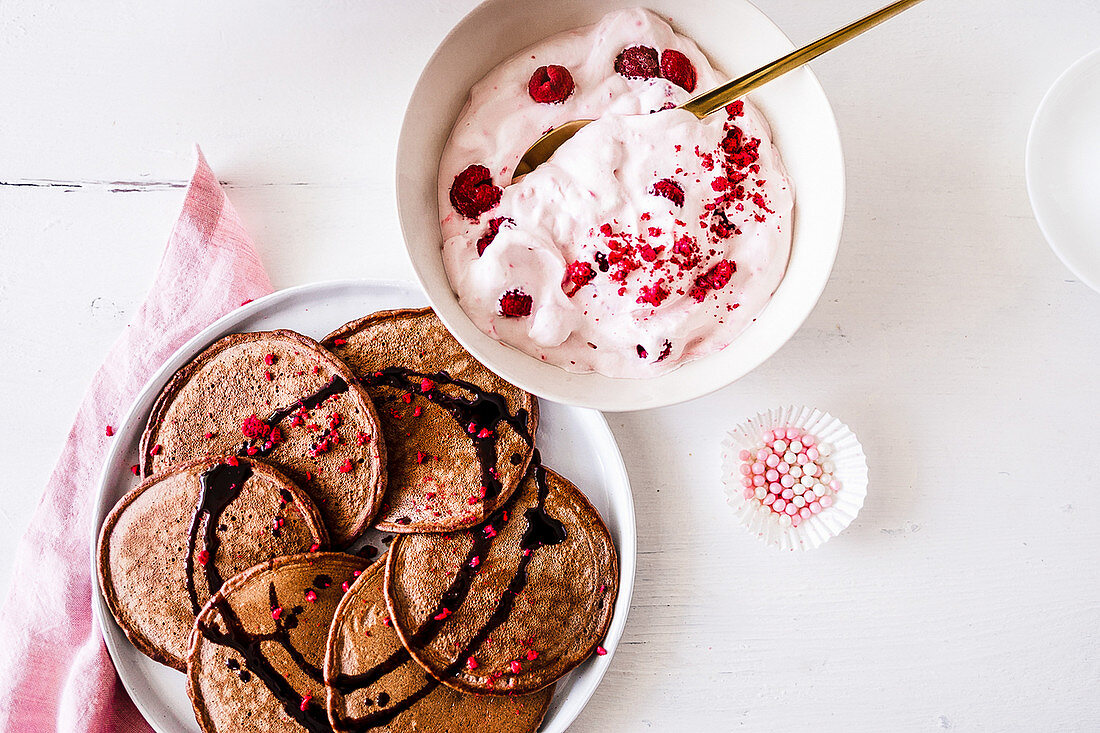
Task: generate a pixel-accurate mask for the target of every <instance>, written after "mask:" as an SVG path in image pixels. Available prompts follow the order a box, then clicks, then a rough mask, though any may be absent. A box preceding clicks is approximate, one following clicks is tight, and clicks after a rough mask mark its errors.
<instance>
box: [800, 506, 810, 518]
mask: <svg viewBox="0 0 1100 733" xmlns="http://www.w3.org/2000/svg"><path fill="white" fill-rule="evenodd" d="M810 514H812V512H811V511H810V509H809V507H802V509H801V510H799V512H798V516H800V517H802V518H803V519H809V518H810Z"/></svg>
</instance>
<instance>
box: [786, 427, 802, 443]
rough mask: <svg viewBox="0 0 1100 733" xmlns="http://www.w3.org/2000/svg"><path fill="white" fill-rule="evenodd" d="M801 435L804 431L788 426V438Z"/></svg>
mask: <svg viewBox="0 0 1100 733" xmlns="http://www.w3.org/2000/svg"><path fill="white" fill-rule="evenodd" d="M799 435H802V431H801V430H799V429H798V428H787V440H791V439H793V438H797V437H798V436H799Z"/></svg>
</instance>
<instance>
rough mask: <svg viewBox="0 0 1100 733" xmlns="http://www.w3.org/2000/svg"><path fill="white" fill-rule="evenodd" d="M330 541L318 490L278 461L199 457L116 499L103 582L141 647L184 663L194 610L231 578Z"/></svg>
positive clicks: (104, 540)
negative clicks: (314, 493) (313, 493)
mask: <svg viewBox="0 0 1100 733" xmlns="http://www.w3.org/2000/svg"><path fill="white" fill-rule="evenodd" d="M327 539H328V538H327V534H326V533H325V528H324V525H323V524H322V523H321V517H320V515H319V514H318V512H317V509H316V508H315V507H314V506H313V503H312V502H311V501H310V500H309V497H308V496H307V495H306V494H305V492H303V491H302V490H301V489H299V488H298V487H297V486H295V485H294V484H293V483H292V482H291V481H290V480H289V479H287V478H286V477H285V476H283V475H282V474H281V473H279V472H278V471H276V470H275V469H274V468H272V467H270V466H266V465H263V464H261V463H259V462H252V461H249V460H247V459H244V458H241V459H238V458H236V457H235V456H228V457H224V458H214V459H200V460H198V461H193V462H191V463H187V464H184V465H182V466H177V467H176V468H173V469H171V470H169V471H167V472H165V473H161V474H158V475H156V476H154V477H153V478H151V479H148V480H146V481H145V482H144V483H142V484H141V486H139V487H137V488H136V489H134V490H132V491H130V492H129V493H128V494H126V495H125V496H124V497H123V498H122V499H121V500H119V502H118V504H116V505H115V508H114V509H113V510H112V511H111V514H110V515H109V516H108V517H107V519H106V521H105V522H104V523H103V527H102V529H101V530H100V537H99V550H98V561H97V565H98V570H99V583H100V588H101V589H102V592H103V595H104V598H105V599H106V601H107V605H108V607H109V608H110V609H111V613H112V614H113V615H114V617H115V619H116V620H117V621H118V624H119V626H121V627H122V630H123V631H124V632H125V633H126V636H127V637H129V639H130V641H131V642H133V644H134V646H136V647H137V648H138V649H139V650H141V651H142V652H144V653H145V654H147V655H149V656H150V657H152V658H153V659H155V660H156V661H158V662H161V663H162V664H167V665H169V666H171V667H175V668H176V669H179V670H181V671H182V670H183V669H185V667H186V663H185V658H186V656H187V644H188V637H189V636H190V634H191V627H192V626H193V625H194V621H195V615H196V614H198V612H199V610H200V609H201V608H202V606H203V605H204V604H205V603H206V601H207V600H208V599H209V598H210V596H211V595H212V594H213V593H214V592H215V591H217V590H218V588H219V587H220V586H221V584H222V580H223V578H230V577H232V576H234V575H236V574H237V573H239V572H241V571H242V570H245V569H247V568H250V567H252V566H253V565H256V564H257V563H260V562H262V561H264V560H268V559H271V558H273V557H278V556H280V555H288V554H293V553H298V552H305V551H307V550H309V549H310V547H311V546H313V545H316V544H324V543H325V542H326V541H327Z"/></svg>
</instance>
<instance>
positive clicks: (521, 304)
mask: <svg viewBox="0 0 1100 733" xmlns="http://www.w3.org/2000/svg"><path fill="white" fill-rule="evenodd" d="M531 304H532V300H531V296H530V295H528V294H527V293H525V292H523V291H522V290H509V291H508V292H507V293H505V294H504V295H502V296H501V297H500V314H501V315H502V316H505V317H506V318H523V317H524V316H529V315H531Z"/></svg>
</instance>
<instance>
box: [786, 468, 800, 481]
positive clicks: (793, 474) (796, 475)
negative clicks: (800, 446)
mask: <svg viewBox="0 0 1100 733" xmlns="http://www.w3.org/2000/svg"><path fill="white" fill-rule="evenodd" d="M787 475H788V476H790V477H791V478H802V469H801V468H799V467H798V466H791V470H790V471H789V472H788V473H787Z"/></svg>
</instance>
